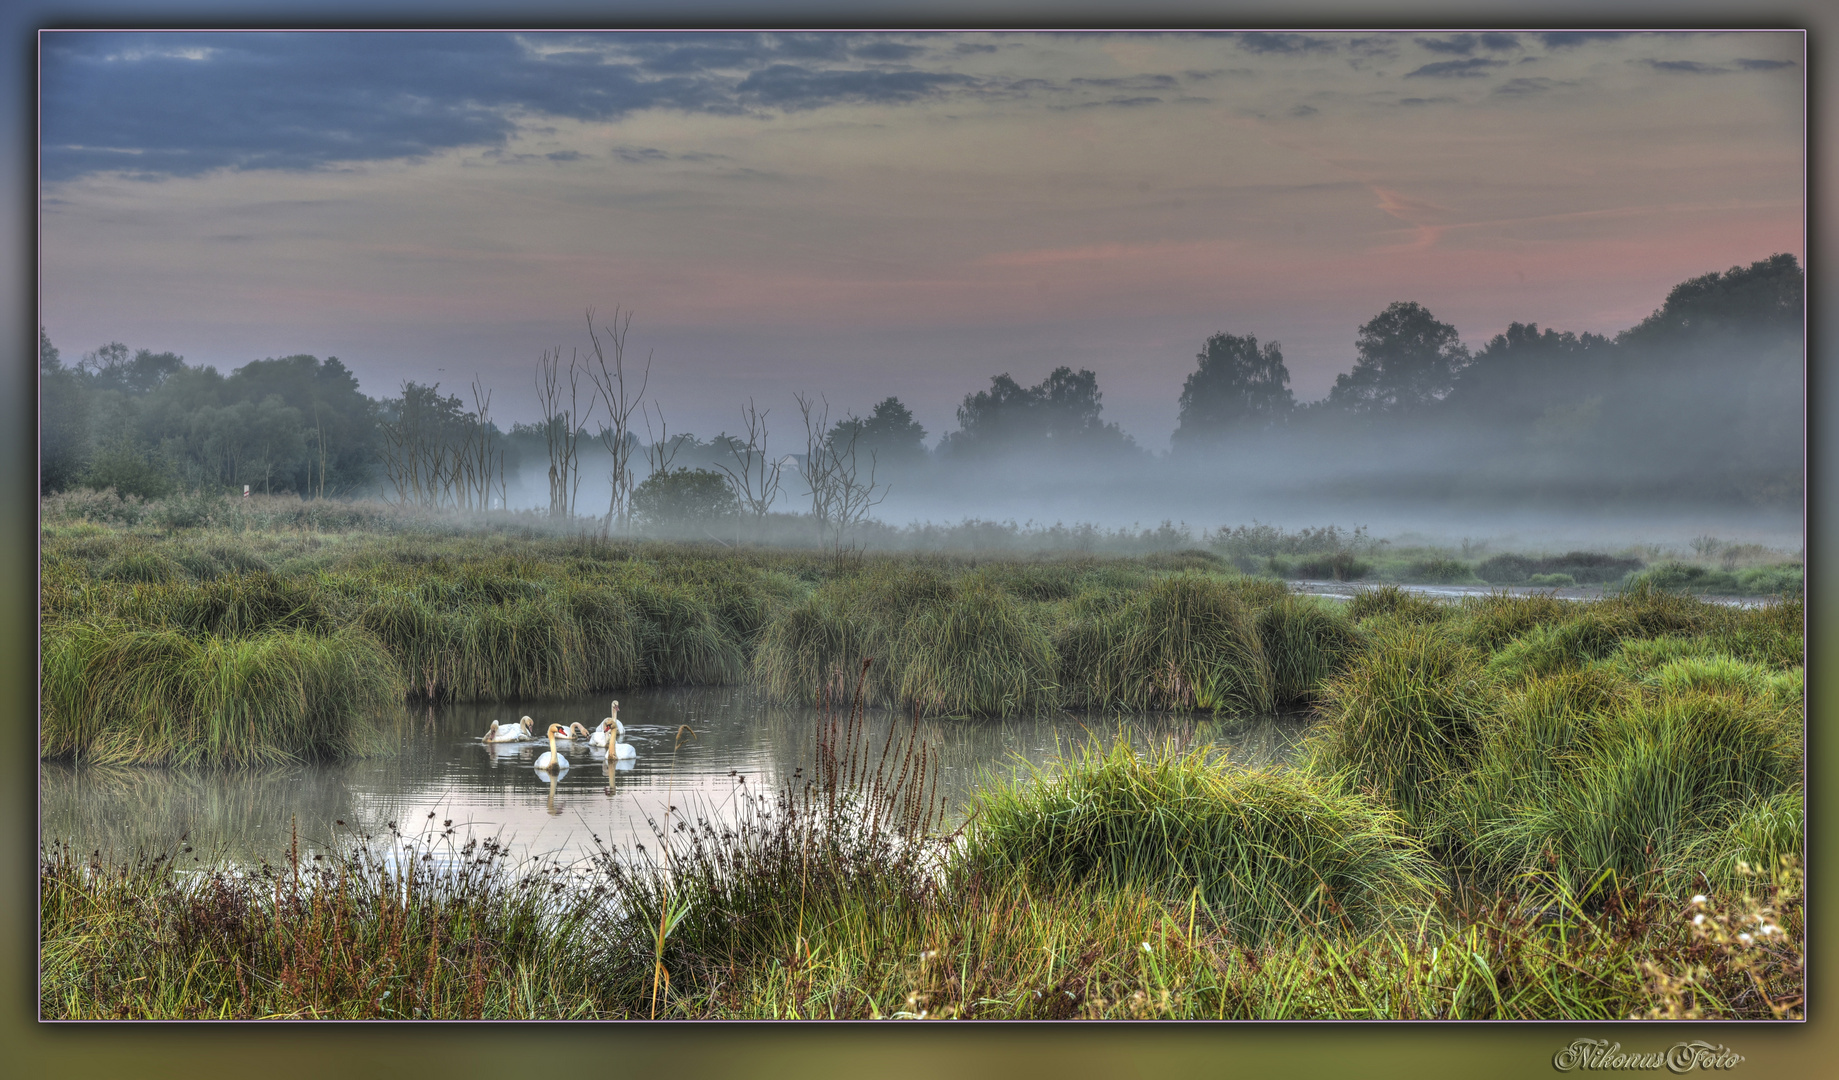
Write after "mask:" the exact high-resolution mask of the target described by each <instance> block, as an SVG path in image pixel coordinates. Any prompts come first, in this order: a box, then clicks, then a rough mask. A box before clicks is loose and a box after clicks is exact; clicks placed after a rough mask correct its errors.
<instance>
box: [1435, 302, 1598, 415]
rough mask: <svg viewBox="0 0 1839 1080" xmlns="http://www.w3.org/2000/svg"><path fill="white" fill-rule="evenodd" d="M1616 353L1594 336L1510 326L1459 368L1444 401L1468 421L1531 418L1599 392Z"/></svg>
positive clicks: (1531, 326) (1535, 324)
mask: <svg viewBox="0 0 1839 1080" xmlns="http://www.w3.org/2000/svg"><path fill="white" fill-rule="evenodd" d="M1616 355H1617V354H1616V347H1615V345H1614V344H1613V343H1612V342H1611V341H1610V340H1609V339H1608V338H1606V337H1603V336H1602V335H1600V334H1590V333H1585V334H1583V335H1581V336H1580V335H1577V334H1574V333H1571V332H1569V331H1566V332H1564V333H1562V334H1561V333H1559V332H1557V331H1555V330H1552V329H1550V328H1547V329H1546V330H1543V331H1541V330H1540V329H1539V324H1538V323H1517V322H1516V323H1510V324H1508V326H1507V332H1506V333H1504V334H1496V335H1494V338H1493V339H1492V340H1491V341H1489V342H1488V344H1487V346H1486V347H1484V348H1483V349H1482V350H1481V351H1480V352H1478V353H1476V354H1475V356H1474V359H1473V360H1471V361H1470V363H1469V365H1468V366H1467V367H1465V368H1463V369H1462V373H1461V374H1460V375H1458V376H1457V377H1456V383H1455V386H1454V387H1453V388H1452V389H1451V390H1450V393H1449V396H1448V397H1447V398H1445V399H1444V400H1445V402H1446V403H1447V405H1448V406H1449V408H1451V409H1455V410H1459V411H1460V412H1461V413H1463V414H1464V415H1467V416H1471V417H1476V418H1485V419H1488V420H1500V419H1514V420H1531V419H1534V418H1536V417H1538V416H1539V415H1540V414H1541V413H1542V412H1543V411H1544V410H1545V409H1547V408H1549V407H1551V406H1552V405H1554V404H1557V403H1561V402H1567V401H1575V400H1578V399H1580V398H1582V397H1587V396H1590V395H1593V394H1600V393H1602V392H1603V383H1604V380H1605V379H1606V378H1607V377H1609V376H1610V375H1612V374H1614V372H1615V364H1614V361H1615V359H1616Z"/></svg>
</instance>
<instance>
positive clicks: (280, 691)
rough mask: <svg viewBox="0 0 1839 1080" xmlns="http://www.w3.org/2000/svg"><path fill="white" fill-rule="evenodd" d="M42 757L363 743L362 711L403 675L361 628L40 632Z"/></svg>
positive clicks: (235, 756) (238, 755)
mask: <svg viewBox="0 0 1839 1080" xmlns="http://www.w3.org/2000/svg"><path fill="white" fill-rule="evenodd" d="M43 647H44V662H43V668H42V676H41V687H42V693H43V703H44V714H43V718H42V726H41V731H40V736H39V752H40V753H41V754H42V755H43V756H45V757H48V758H60V757H68V758H74V759H77V760H80V761H94V762H115V763H123V762H136V763H148V764H194V763H224V764H259V763H274V762H280V761H289V760H298V759H301V758H331V757H339V756H344V755H349V754H354V753H362V752H364V751H365V750H366V749H367V747H368V746H369V744H370V742H371V741H372V738H373V736H374V729H373V728H370V727H368V726H366V720H365V718H367V717H371V716H375V715H377V714H378V713H380V712H381V711H382V710H383V708H384V707H385V706H386V705H388V704H390V703H391V702H394V701H399V700H400V699H401V697H402V693H403V687H402V683H401V677H400V675H399V674H398V673H397V669H396V666H395V665H394V664H393V663H392V662H391V661H390V658H389V656H388V655H387V654H386V653H384V651H383V650H382V649H381V648H380V647H379V646H378V645H377V643H376V641H375V639H373V638H372V637H370V636H369V635H368V634H365V633H363V632H361V631H340V632H337V633H334V634H332V635H329V636H325V637H320V636H317V635H313V634H309V633H307V632H305V631H300V630H275V631H268V632H265V633H260V634H256V635H253V636H250V637H241V638H214V637H206V638H197V637H193V636H190V635H187V634H185V633H183V632H181V631H178V630H173V629H164V628H162V629H148V628H142V627H135V626H131V625H126V624H123V623H120V622H116V621H112V620H106V619H103V620H82V621H77V622H60V623H57V624H55V625H53V626H49V627H47V629H46V631H45V635H44V646H43Z"/></svg>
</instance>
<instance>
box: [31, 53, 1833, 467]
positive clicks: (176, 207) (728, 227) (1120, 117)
mask: <svg viewBox="0 0 1839 1080" xmlns="http://www.w3.org/2000/svg"><path fill="white" fill-rule="evenodd" d="M41 48H42V68H41V77H42V82H41V98H40V109H41V124H42V127H41V131H42V136H41V152H42V164H41V168H42V197H41V208H42V229H43V246H42V253H43V262H42V303H43V309H42V320H43V323H44V325H45V327H46V329H47V331H48V332H49V334H50V335H51V338H52V340H53V342H54V343H56V344H57V345H58V347H59V348H60V349H62V350H63V351H64V353H65V355H66V356H67V357H71V358H74V357H76V356H77V355H80V354H81V353H83V352H85V351H88V350H92V349H94V348H96V347H97V346H98V345H101V344H103V343H105V342H108V341H122V342H125V343H127V344H128V345H130V346H131V347H135V348H140V347H148V348H153V349H156V350H166V349H170V350H173V351H175V352H178V353H180V354H182V355H184V356H185V357H186V358H187V359H188V360H189V361H191V362H193V363H209V364H214V365H216V366H217V367H218V368H219V369H220V370H225V371H227V370H229V369H230V368H233V367H235V366H238V365H240V364H242V363H246V362H247V361H249V360H251V359H257V358H261V357H266V356H282V355H289V354H293V353H301V352H307V353H313V354H315V355H319V356H322V357H323V356H327V355H337V356H339V357H340V358H342V359H343V360H344V361H345V362H346V363H347V364H348V365H349V366H350V367H351V368H352V369H353V370H354V371H355V372H356V373H357V374H358V376H359V378H360V380H361V381H362V384H363V387H364V389H365V391H366V392H368V393H370V394H372V395H375V396H383V395H388V394H390V393H393V392H394V390H395V389H396V387H398V386H399V385H400V383H401V382H402V381H403V380H405V379H413V380H416V381H420V382H434V381H439V382H441V383H442V384H443V386H444V387H448V388H451V389H455V390H462V389H463V388H464V386H465V384H466V383H467V382H469V381H470V380H471V379H472V378H473V377H474V376H475V375H477V376H478V377H480V378H481V379H482V380H483V381H484V382H485V383H486V384H487V385H488V386H491V387H493V388H494V390H495V391H496V396H495V398H494V403H495V408H494V413H495V415H497V416H499V417H501V418H502V419H503V420H504V421H509V420H528V419H532V418H534V416H535V414H536V399H535V393H534V391H533V390H532V388H531V382H530V376H531V371H532V369H533V366H534V363H535V361H536V358H537V356H538V355H539V354H540V353H541V352H542V350H544V349H545V348H549V347H554V346H561V347H563V348H564V349H568V348H572V347H575V346H585V344H586V334H585V329H584V322H583V312H584V311H585V310H586V309H587V308H589V307H590V306H592V307H595V308H597V309H599V311H600V313H601V315H603V316H605V315H607V314H610V313H611V311H612V309H613V308H614V307H615V305H618V306H620V307H622V308H626V309H630V310H632V311H633V312H635V313H636V314H635V318H634V320H633V322H632V329H631V338H630V342H631V344H632V345H633V346H635V347H636V348H637V349H638V352H639V355H640V356H641V357H642V356H643V355H645V354H647V353H649V354H650V355H651V356H652V358H653V364H654V368H653V376H652V382H651V393H652V395H653V398H654V400H656V401H657V402H658V403H659V404H660V405H661V406H662V408H663V409H664V411H665V415H666V417H667V419H668V420H669V421H670V424H671V428H672V430H673V431H684V430H688V431H693V432H695V433H697V434H699V435H702V436H704V437H707V436H709V435H711V434H714V433H715V432H716V431H717V430H719V429H721V428H724V427H726V428H729V429H733V428H734V427H735V426H736V422H735V417H736V413H737V408H738V406H739V404H740V403H741V402H742V401H743V400H744V399H746V398H747V397H749V396H752V397H754V398H756V399H758V400H759V402H760V404H761V406H762V407H771V408H776V409H783V410H784V412H786V413H790V412H791V409H792V394H793V393H795V392H803V393H808V394H815V393H822V394H824V395H825V396H826V397H827V398H828V400H829V401H830V403H831V405H832V407H833V409H834V410H835V411H836V412H839V413H840V412H843V411H846V410H855V411H858V412H865V411H867V409H868V408H869V407H871V406H872V405H873V403H874V402H875V401H878V400H879V399H881V398H882V397H885V396H887V395H889V394H894V395H898V396H899V397H900V398H901V399H902V400H903V401H905V402H907V403H908V404H909V405H910V406H912V408H913V409H914V411H915V413H916V415H917V416H918V417H919V419H920V421H921V422H922V423H923V424H924V425H925V426H926V428H927V429H928V431H929V432H930V434H931V436H932V437H933V438H935V439H936V437H937V436H938V435H940V434H943V433H944V432H945V431H947V430H950V429H951V428H953V427H955V420H954V409H955V406H956V404H957V402H958V401H959V400H960V399H962V397H963V396H964V395H965V394H966V393H968V392H971V391H974V390H977V389H981V388H983V387H985V386H987V385H988V381H989V378H990V376H992V375H995V374H997V373H1000V372H1005V371H1006V372H1009V373H1011V374H1013V375H1014V376H1015V377H1016V378H1017V379H1018V380H1020V381H1022V382H1023V383H1033V382H1036V381H1038V380H1039V379H1041V378H1042V377H1043V376H1045V375H1046V374H1047V372H1048V371H1050V370H1051V369H1052V368H1053V367H1055V366H1057V365H1060V364H1067V365H1070V366H1072V367H1075V368H1080V367H1087V368H1091V369H1093V370H1094V371H1096V372H1097V373H1098V377H1099V386H1100V388H1101V390H1103V392H1104V395H1105V407H1106V410H1105V412H1106V417H1107V418H1108V419H1112V420H1116V421H1118V422H1119V423H1121V424H1122V425H1123V426H1124V428H1125V429H1126V430H1127V431H1129V432H1131V433H1132V434H1133V435H1135V436H1136V437H1137V438H1138V440H1139V441H1141V442H1142V443H1144V444H1145V445H1147V446H1150V447H1152V448H1157V449H1160V448H1164V447H1166V445H1167V437H1168V433H1169V431H1170V430H1171V428H1172V427H1173V426H1174V422H1175V416H1176V398H1177V395H1178V394H1179V393H1180V390H1181V383H1182V380H1183V379H1184V378H1185V377H1186V375H1187V374H1188V372H1190V371H1192V370H1193V367H1194V355H1195V353H1196V352H1197V351H1198V350H1199V348H1200V346H1201V343H1202V342H1203V341H1204V339H1205V338H1206V337H1207V335H1208V334H1211V333H1215V332H1219V331H1226V332H1230V333H1235V334H1255V335H1257V336H1258V338H1259V339H1260V340H1262V341H1269V340H1276V341H1279V342H1281V343H1282V347H1283V352H1284V356H1285V358H1286V360H1287V361H1288V364H1289V367H1290V370H1291V372H1292V375H1293V380H1294V382H1293V385H1294V388H1295V389H1296V391H1297V395H1298V397H1299V398H1300V399H1304V400H1308V399H1312V398H1317V397H1320V396H1322V395H1323V394H1325V393H1326V391H1327V388H1328V386H1329V384H1330V383H1331V382H1332V381H1333V379H1334V376H1335V375H1336V374H1337V373H1339V372H1341V371H1345V370H1347V369H1348V368H1349V367H1350V366H1351V365H1352V362H1353V359H1354V352H1353V341H1354V337H1355V333H1356V330H1357V328H1358V327H1359V325H1360V324H1361V323H1362V322H1365V321H1366V320H1367V319H1369V318H1371V317H1372V316H1373V315H1375V314H1377V313H1378V312H1379V311H1380V310H1382V309H1383V308H1384V307H1385V306H1386V305H1387V304H1388V303H1391V302H1392V301H1394V300H1416V301H1418V302H1420V303H1423V304H1424V305H1425V306H1427V307H1429V308H1430V310H1431V311H1432V312H1434V313H1435V314H1436V315H1437V316H1438V317H1439V318H1442V319H1444V320H1445V321H1448V322H1452V323H1454V324H1455V325H1456V326H1457V328H1458V329H1459V330H1460V332H1461V334H1462V336H1463V338H1464V340H1465V341H1467V342H1468V343H1469V344H1470V345H1471V346H1472V347H1479V346H1481V345H1482V344H1483V343H1485V342H1486V340H1487V339H1488V337H1490V336H1491V335H1493V334H1495V333H1498V332H1499V331H1501V330H1503V329H1505V327H1506V325H1507V323H1508V322H1510V321H1521V322H1526V321H1533V322H1537V323H1539V324H1540V325H1542V326H1553V327H1557V328H1559V329H1567V330H1576V331H1584V330H1590V331H1596V332H1599V333H1613V332H1615V331H1617V330H1620V329H1623V328H1625V327H1627V326H1629V325H1632V324H1633V323H1635V322H1637V321H1639V320H1640V319H1641V318H1643V317H1644V316H1646V315H1647V314H1648V313H1649V312H1650V311H1651V310H1653V309H1654V308H1655V307H1656V306H1658V304H1659V303H1660V302H1661V300H1662V299H1663V298H1664V297H1665V294H1666V291H1667V289H1668V288H1669V287H1671V286H1672V285H1673V284H1676V283H1677V282H1679V281H1681V280H1683V279H1684V278H1686V277H1690V276H1693V275H1696V274H1700V273H1704V272H1707V271H1710V270H1718V269H1724V268H1727V267H1729V266H1731V265H1733V264H1738V263H1748V262H1751V261H1753V260H1756V259H1760V258H1763V257H1766V256H1768V255H1770V254H1772V253H1775V252H1778V251H1787V252H1792V253H1794V254H1795V255H1796V256H1797V257H1802V256H1803V255H1804V253H1803V250H1802V243H1803V241H1802V223H1803V203H1804V195H1803V186H1802V180H1803V173H1804V161H1803V147H1802V123H1803V112H1804V109H1803V86H1804V74H1805V72H1804V70H1803V66H1802V65H1803V54H1802V48H1803V39H1802V37H1801V35H1799V34H1798V33H1784V32H1757V33H1722V34H1681V33H1642V34H1625V35H1617V34H1548V33H1501V32H1489V33H1436V34H1428V33H1423V32H1411V33H1362V34H1339V33H1325V32H1310V33H1307V34H1278V33H1272V34H1250V35H1238V34H1143V33H1129V34H865V35H836V34H786V35H782V34H765V35H756V34H726V33H724V34H688V35H685V34H670V35H666V34H630V33H628V34H596V35H572V34H547V33H543V34H502V33H477V32H460V33H413V34H393V33H391V34H384V33H375V34H345V33H310V34H243V33H238V34H208V33H194V32H183V33H164V34H145V33H134V34H121V33H76V32H71V33H48V34H46V35H44V36H43V37H42V38H41Z"/></svg>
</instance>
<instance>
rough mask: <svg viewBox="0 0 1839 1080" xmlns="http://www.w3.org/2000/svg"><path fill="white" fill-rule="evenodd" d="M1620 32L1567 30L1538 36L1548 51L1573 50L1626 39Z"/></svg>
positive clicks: (1622, 32) (1623, 33)
mask: <svg viewBox="0 0 1839 1080" xmlns="http://www.w3.org/2000/svg"><path fill="white" fill-rule="evenodd" d="M1627 36H1628V34H1627V33H1626V32H1625V31H1620V30H1568V31H1565V32H1563V33H1556V34H1540V35H1539V43H1540V44H1541V45H1544V46H1545V47H1546V48H1548V49H1575V48H1577V47H1578V46H1579V45H1584V44H1588V43H1589V42H1593V41H1616V40H1619V39H1621V38H1625V37H1627Z"/></svg>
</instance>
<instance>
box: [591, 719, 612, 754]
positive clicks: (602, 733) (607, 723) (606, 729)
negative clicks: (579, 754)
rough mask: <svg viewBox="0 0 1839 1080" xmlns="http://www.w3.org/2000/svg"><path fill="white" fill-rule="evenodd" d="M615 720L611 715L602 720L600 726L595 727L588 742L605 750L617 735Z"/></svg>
mask: <svg viewBox="0 0 1839 1080" xmlns="http://www.w3.org/2000/svg"><path fill="white" fill-rule="evenodd" d="M615 722H616V721H614V719H613V718H612V717H611V716H609V717H607V718H606V719H605V720H602V721H601V722H600V726H599V727H597V728H595V729H594V733H593V734H592V735H589V736H588V739H587V744H588V745H589V746H591V747H593V748H594V749H596V750H605V749H606V748H607V744H608V743H610V742H612V741H613V739H614V737H615V729H614V727H613V725H614V723H615Z"/></svg>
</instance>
